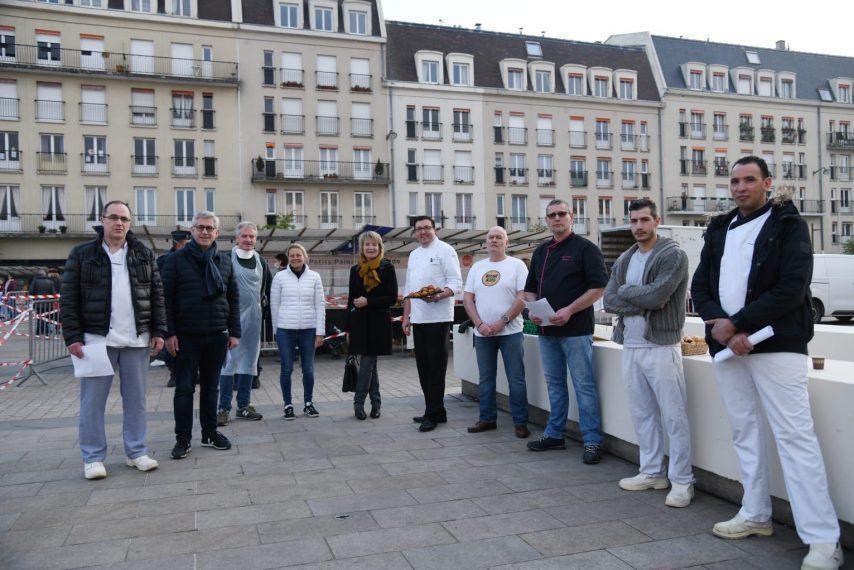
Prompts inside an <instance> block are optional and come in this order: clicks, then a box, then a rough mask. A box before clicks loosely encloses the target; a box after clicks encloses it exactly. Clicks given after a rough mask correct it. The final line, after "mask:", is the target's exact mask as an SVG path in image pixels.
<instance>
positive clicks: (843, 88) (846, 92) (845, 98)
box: [839, 85, 851, 103]
mask: <svg viewBox="0 0 854 570" xmlns="http://www.w3.org/2000/svg"><path fill="white" fill-rule="evenodd" d="M839 102H840V103H850V102H851V86H850V85H840V86H839Z"/></svg>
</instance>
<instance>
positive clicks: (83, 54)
mask: <svg viewBox="0 0 854 570" xmlns="http://www.w3.org/2000/svg"><path fill="white" fill-rule="evenodd" d="M103 53H104V39H103V38H97V37H91V38H90V37H83V38H80V67H82V68H84V69H91V70H94V71H104V56H103Z"/></svg>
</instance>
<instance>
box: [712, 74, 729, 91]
mask: <svg viewBox="0 0 854 570" xmlns="http://www.w3.org/2000/svg"><path fill="white" fill-rule="evenodd" d="M725 85H726V75H724V74H723V73H713V74H712V91H714V92H715V93H723V91H724V88H725Z"/></svg>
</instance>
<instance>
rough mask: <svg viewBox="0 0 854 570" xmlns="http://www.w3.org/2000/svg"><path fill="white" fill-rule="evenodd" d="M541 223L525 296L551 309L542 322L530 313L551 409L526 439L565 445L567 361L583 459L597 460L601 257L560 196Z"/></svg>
mask: <svg viewBox="0 0 854 570" xmlns="http://www.w3.org/2000/svg"><path fill="white" fill-rule="evenodd" d="M546 223H547V224H548V226H549V229H550V230H551V232H552V239H551V240H550V241H548V242H547V243H544V244H542V245H541V246H539V247H538V248H537V249H536V251H534V255H533V256H532V257H531V270H530V272H529V273H528V281H527V283H526V284H525V300H527V301H535V300H537V299H543V298H545V299H546V300H547V301H548V302H549V304H550V305H551V306H552V308H553V309H554V310H555V312H556V314H555V316H553V317H552V318H551V319H550V321H549V322H547V323H546V322H542V321H540V320H539V319H536V318H535V319H534V322H535V323H537V324H538V325H540V358H541V359H542V362H543V373H544V374H545V377H546V383H547V385H548V392H549V404H550V407H551V412H550V413H549V421H548V424H547V425H546V429H545V431H544V432H543V436H542V438H540V439H539V440H538V441H532V442H530V443H528V449H530V450H531V451H547V450H550V449H566V444H565V443H564V431H565V430H566V416H567V412H568V409H569V388H568V386H567V384H566V371H567V367H569V371H570V375H571V376H572V385H573V388H574V389H575V397H576V400H577V402H578V416H579V421H578V423H579V427H580V429H581V433H582V435H583V438H584V463H588V464H594V463H599V461H600V460H601V455H600V446H601V445H602V429H601V426H602V415H601V412H600V409H599V388H598V386H597V385H596V377H595V376H594V375H593V303H595V302H596V301H597V300H598V299H599V298H600V297H602V294H603V293H604V291H605V285H607V284H608V274H607V272H606V270H605V260H604V259H603V258H602V252H601V251H599V248H598V247H596V246H595V245H594V244H593V243H591V242H590V241H588V240H586V239H584V238H583V237H581V236H579V235H577V234H575V233H573V232H572V213H571V212H570V211H569V205H568V204H567V203H566V202H564V201H563V200H552V201H551V202H549V204H548V206H547V207H546Z"/></svg>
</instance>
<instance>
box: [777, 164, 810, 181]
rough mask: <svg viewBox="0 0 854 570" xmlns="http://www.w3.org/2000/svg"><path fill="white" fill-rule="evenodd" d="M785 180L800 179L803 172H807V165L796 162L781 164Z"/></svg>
mask: <svg viewBox="0 0 854 570" xmlns="http://www.w3.org/2000/svg"><path fill="white" fill-rule="evenodd" d="M780 167H781V171H782V176H783V179H784V180H798V179H799V178H800V176H801V174H806V173H805V170H806V167H805V165H802V164H795V163H794V162H784V163H782V164H781V165H780Z"/></svg>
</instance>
